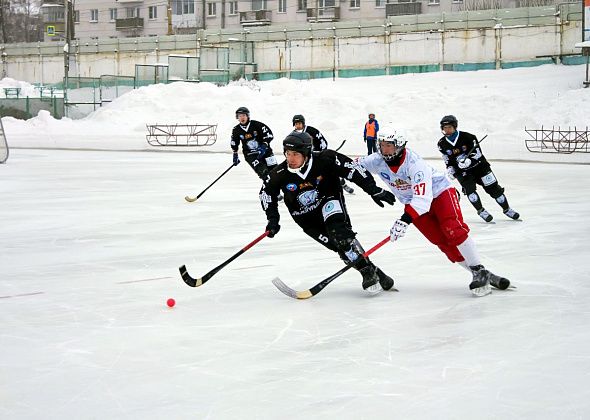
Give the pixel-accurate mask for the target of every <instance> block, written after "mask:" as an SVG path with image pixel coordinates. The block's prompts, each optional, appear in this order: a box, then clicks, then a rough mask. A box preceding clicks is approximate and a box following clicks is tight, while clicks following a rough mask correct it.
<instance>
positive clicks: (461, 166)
mask: <svg viewBox="0 0 590 420" xmlns="http://www.w3.org/2000/svg"><path fill="white" fill-rule="evenodd" d="M457 166H458V167H459V169H467V168H469V167H470V166H471V159H469V158H465V159H464V160H460V161H459V162H457Z"/></svg>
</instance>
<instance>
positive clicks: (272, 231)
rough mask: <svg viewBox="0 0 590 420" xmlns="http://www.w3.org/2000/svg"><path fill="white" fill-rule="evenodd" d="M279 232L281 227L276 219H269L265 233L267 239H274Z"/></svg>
mask: <svg viewBox="0 0 590 420" xmlns="http://www.w3.org/2000/svg"><path fill="white" fill-rule="evenodd" d="M279 230H281V225H279V221H278V220H276V219H271V220H269V221H268V224H267V225H266V231H267V232H268V237H269V238H274V237H275V235H276V234H277V233H279Z"/></svg>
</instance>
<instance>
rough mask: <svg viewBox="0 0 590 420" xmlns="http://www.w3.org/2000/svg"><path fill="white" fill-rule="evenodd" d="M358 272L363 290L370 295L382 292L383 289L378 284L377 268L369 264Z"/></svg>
mask: <svg viewBox="0 0 590 420" xmlns="http://www.w3.org/2000/svg"><path fill="white" fill-rule="evenodd" d="M359 272H360V273H361V274H362V276H363V290H366V291H367V292H369V293H370V294H372V295H374V294H377V293H379V292H382V291H383V288H382V287H381V284H380V283H379V276H378V274H377V267H375V266H374V265H373V264H369V265H367V266H366V267H364V268H361V269H360V270H359Z"/></svg>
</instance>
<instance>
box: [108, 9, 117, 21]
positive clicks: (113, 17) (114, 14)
mask: <svg viewBox="0 0 590 420" xmlns="http://www.w3.org/2000/svg"><path fill="white" fill-rule="evenodd" d="M109 16H110V17H111V22H114V21H115V20H117V9H109Z"/></svg>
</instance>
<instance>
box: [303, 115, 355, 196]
mask: <svg viewBox="0 0 590 420" xmlns="http://www.w3.org/2000/svg"><path fill="white" fill-rule="evenodd" d="M293 129H294V130H295V131H299V132H303V133H307V134H309V135H310V136H311V139H312V142H313V147H312V151H313V152H314V153H317V152H321V151H323V150H326V149H327V148H328V141H327V140H326V138H325V137H324V135H323V134H322V133H320V130H318V129H317V128H315V127H312V126H311V125H305V117H304V116H303V115H300V114H298V115H294V116H293ZM340 185H342V189H343V190H344V191H346V192H347V193H349V194H352V193H354V188H352V187H350V186H348V185H346V181H345V180H344V179H342V178H340Z"/></svg>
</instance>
